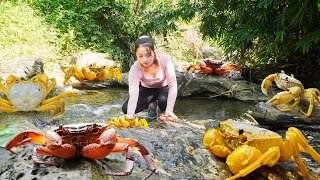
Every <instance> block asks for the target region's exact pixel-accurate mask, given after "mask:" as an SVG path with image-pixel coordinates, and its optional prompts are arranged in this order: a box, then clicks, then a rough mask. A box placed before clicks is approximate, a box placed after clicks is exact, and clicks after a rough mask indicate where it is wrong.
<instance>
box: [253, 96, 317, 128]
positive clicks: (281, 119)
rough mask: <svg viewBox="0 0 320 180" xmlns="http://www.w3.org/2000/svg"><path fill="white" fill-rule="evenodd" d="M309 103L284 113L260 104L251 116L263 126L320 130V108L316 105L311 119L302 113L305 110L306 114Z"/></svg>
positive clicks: (263, 103) (305, 102) (304, 102)
mask: <svg viewBox="0 0 320 180" xmlns="http://www.w3.org/2000/svg"><path fill="white" fill-rule="evenodd" d="M308 105H309V104H308V101H301V103H300V104H299V105H298V106H297V107H296V108H295V109H293V110H290V111H286V112H282V111H280V110H279V109H278V108H276V107H275V106H271V105H269V104H267V103H266V102H260V103H258V104H257V105H256V107H255V108H254V110H253V111H252V113H251V115H252V117H254V118H255V119H256V121H257V122H258V123H259V124H261V125H268V126H272V127H277V126H278V127H283V126H285V127H287V126H304V127H309V126H310V125H311V126H310V127H312V128H317V129H320V121H319V119H320V114H319V112H320V107H319V106H318V105H315V106H314V108H313V112H312V114H311V116H310V117H307V116H305V115H304V114H302V113H301V112H300V109H301V108H303V109H304V111H305V112H306V108H307V107H308Z"/></svg>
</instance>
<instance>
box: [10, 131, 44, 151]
mask: <svg viewBox="0 0 320 180" xmlns="http://www.w3.org/2000/svg"><path fill="white" fill-rule="evenodd" d="M27 143H40V144H45V142H44V139H43V136H42V134H39V133H37V132H33V131H23V132H22V133H20V134H18V135H17V136H16V137H14V138H13V139H12V140H11V141H10V142H8V144H7V145H6V147H5V148H6V150H8V151H10V152H12V153H14V154H17V153H16V152H14V151H12V150H11V149H12V148H13V147H17V146H22V145H25V144H27Z"/></svg>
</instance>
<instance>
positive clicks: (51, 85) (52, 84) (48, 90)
mask: <svg viewBox="0 0 320 180" xmlns="http://www.w3.org/2000/svg"><path fill="white" fill-rule="evenodd" d="M50 80H51V84H50V86H49V87H48V88H47V90H46V95H48V94H49V92H51V90H52V89H53V88H54V86H55V85H56V84H57V83H56V79H54V78H51V79H50Z"/></svg>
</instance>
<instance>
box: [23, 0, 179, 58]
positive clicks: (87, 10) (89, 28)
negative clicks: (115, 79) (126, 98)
mask: <svg viewBox="0 0 320 180" xmlns="http://www.w3.org/2000/svg"><path fill="white" fill-rule="evenodd" d="M25 1H26V2H29V3H30V4H31V5H32V6H33V7H34V8H35V9H37V10H38V11H39V12H40V14H41V15H42V16H43V17H44V18H45V19H46V21H47V23H48V24H51V25H52V26H53V27H54V28H56V29H59V42H60V45H61V47H60V48H61V49H62V50H64V51H65V52H69V53H73V52H74V51H78V50H79V49H91V50H94V51H96V52H109V53H111V54H112V55H113V59H114V60H118V61H121V62H124V64H128V63H127V61H128V59H129V58H130V57H132V56H133V52H132V44H133V42H134V41H135V39H136V38H137V37H138V36H140V35H144V34H147V35H148V34H149V35H150V34H152V33H153V32H156V33H159V32H163V31H165V32H168V31H171V30H175V22H174V21H172V20H174V19H176V16H175V15H174V14H172V12H173V11H172V10H170V11H169V10H168V9H170V5H171V3H172V1H165V0H164V1H158V3H154V2H152V1H150V0H143V1H132V0H117V1H101V0H84V1H79V0H31V1H30V0H28V1H27V0H25ZM164 16H166V17H167V18H163V17H164Z"/></svg>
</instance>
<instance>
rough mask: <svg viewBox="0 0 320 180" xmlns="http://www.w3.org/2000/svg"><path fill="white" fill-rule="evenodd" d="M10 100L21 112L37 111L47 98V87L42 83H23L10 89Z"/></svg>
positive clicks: (16, 84)
mask: <svg viewBox="0 0 320 180" xmlns="http://www.w3.org/2000/svg"><path fill="white" fill-rule="evenodd" d="M8 92H9V93H8V99H9V100H10V101H11V102H12V104H13V106H14V107H15V108H16V109H17V110H19V111H32V110H35V109H36V108H37V107H38V106H39V104H40V103H41V102H42V101H43V100H44V99H45V98H46V87H45V86H44V85H43V84H42V83H40V82H30V81H26V82H21V83H15V84H12V85H11V86H10V87H9V88H8Z"/></svg>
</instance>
